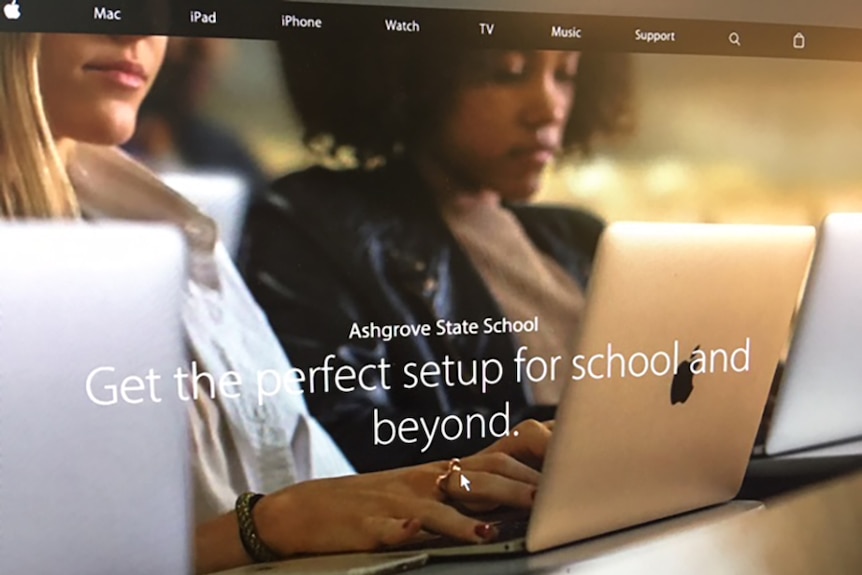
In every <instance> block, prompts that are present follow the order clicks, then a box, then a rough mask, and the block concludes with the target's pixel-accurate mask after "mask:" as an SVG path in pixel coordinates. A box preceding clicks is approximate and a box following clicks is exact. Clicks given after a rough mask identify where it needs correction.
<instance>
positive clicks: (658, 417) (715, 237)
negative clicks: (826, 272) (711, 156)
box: [411, 223, 815, 556]
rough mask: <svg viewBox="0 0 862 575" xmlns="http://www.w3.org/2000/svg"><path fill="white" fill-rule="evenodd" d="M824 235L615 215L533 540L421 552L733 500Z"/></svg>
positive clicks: (568, 531) (539, 538)
mask: <svg viewBox="0 0 862 575" xmlns="http://www.w3.org/2000/svg"><path fill="white" fill-rule="evenodd" d="M814 237H815V230H814V228H813V227H810V226H746V225H710V224H638V223H616V224H611V225H610V226H609V227H608V228H607V229H606V230H605V232H604V234H603V235H602V237H601V241H600V244H599V248H598V252H597V255H596V260H595V264H594V268H593V274H592V277H591V280H590V286H589V290H588V294H587V308H586V313H585V317H584V320H583V325H582V332H581V338H580V342H579V344H578V345H577V351H576V352H575V354H574V357H572V358H570V359H572V360H573V362H571V363H570V365H572V369H571V375H570V377H571V378H572V381H571V382H570V383H569V385H568V386H567V387H566V388H565V390H564V393H563V397H562V400H561V402H560V405H559V408H558V412H557V421H556V426H555V429H554V433H553V438H552V441H551V445H550V446H549V451H548V453H547V457H546V460H545V465H544V469H543V473H542V479H541V483H540V485H539V489H538V493H537V496H536V501H535V505H534V508H533V511H532V514H531V515H530V517H529V520H528V521H526V522H525V523H526V537H525V538H524V537H521V538H516V537H513V538H511V539H508V538H506V537H503V538H501V541H500V542H499V543H494V544H490V545H480V546H477V545H472V546H446V544H445V542H440V541H434V542H430V543H425V544H423V547H425V548H426V552H427V553H428V554H430V555H443V556H445V555H464V554H483V553H505V552H512V551H528V552H537V551H543V550H545V549H549V548H552V547H556V546H560V545H564V544H568V543H571V542H575V541H580V540H584V539H587V538H592V537H595V536H598V535H603V534H607V533H610V532H614V531H618V530H622V529H625V528H628V527H633V526H636V525H640V524H645V523H648V522H652V521H656V520H658V519H663V518H667V517H670V516H673V515H679V514H682V513H685V512H688V511H693V510H697V509H703V508H706V507H709V506H715V505H718V504H721V503H725V502H727V501H729V500H731V499H733V498H734V497H735V496H736V494H737V493H738V491H739V488H740V486H741V484H742V480H743V477H744V475H745V470H746V466H747V464H748V461H749V456H750V454H751V450H752V446H753V445H754V440H755V435H756V433H757V429H758V426H759V423H760V420H761V416H762V414H763V409H764V406H765V404H766V399H767V396H768V393H769V389H770V384H771V382H772V377H773V374H774V371H775V365H776V364H777V362H778V360H779V357H780V354H781V351H782V347H783V346H784V344H785V343H786V341H787V338H788V336H789V331H790V323H791V320H792V316H793V311H794V309H795V307H796V304H797V302H798V301H799V295H800V291H801V288H802V284H803V280H804V277H805V274H806V271H807V268H808V265H809V262H810V258H811V253H812V250H813V248H814ZM566 361H567V359H566V358H564V359H562V360H561V361H560V362H559V363H558V365H560V366H562V365H563V364H564V363H565V362H566ZM567 377H568V375H567ZM468 479H469V477H468ZM742 508H743V509H750V508H751V507H750V506H742ZM500 527H501V531H502V532H503V533H508V532H509V531H510V529H509V528H508V526H507V525H506V523H505V522H504V523H503V524H501V526H500ZM428 545H431V546H433V547H434V548H428ZM411 547H413V546H411Z"/></svg>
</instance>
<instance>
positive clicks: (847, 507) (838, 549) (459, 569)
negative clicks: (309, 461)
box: [230, 474, 862, 575]
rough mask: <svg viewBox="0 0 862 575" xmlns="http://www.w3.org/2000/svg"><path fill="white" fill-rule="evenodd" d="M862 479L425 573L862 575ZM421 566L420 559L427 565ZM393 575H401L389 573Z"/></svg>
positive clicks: (316, 566)
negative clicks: (571, 543)
mask: <svg viewBox="0 0 862 575" xmlns="http://www.w3.org/2000/svg"><path fill="white" fill-rule="evenodd" d="M860 542H862V474H858V475H854V476H850V477H847V478H844V479H841V480H837V481H834V482H832V483H829V484H825V485H820V486H817V487H814V488H811V489H807V490H805V491H803V492H799V493H795V494H793V495H790V496H787V497H783V498H779V499H777V500H775V501H769V502H768V503H767V504H766V505H765V506H763V505H758V504H752V503H751V502H734V503H731V504H728V505H726V506H720V507H716V508H712V509H709V510H706V511H701V512H697V513H692V514H687V515H684V516H680V517H676V518H671V519H668V520H664V521H661V522H656V523H654V524H651V525H647V526H643V527H640V528H637V529H631V530H628V531H625V532H621V533H617V534H613V535H609V536H605V537H601V538H597V539H595V540H592V541H587V542H583V543H578V544H574V545H570V546H568V547H564V548H560V549H556V550H553V551H548V552H545V553H539V554H536V555H531V556H525V555H520V556H511V557H496V558H473V559H460V560H454V559H448V560H445V561H433V560H432V561H431V562H430V563H429V564H427V565H426V566H424V567H421V568H419V569H417V570H414V571H411V573H415V574H416V575H468V574H469V575H516V574H528V575H628V574H640V573H662V574H663V575H683V574H685V575H689V574H691V573H697V574H698V575H809V574H811V573H824V574H826V573H828V574H829V575H859V574H862V544H860ZM368 557H369V556H367V555H366V556H353V558H352V559H351V556H340V557H336V558H329V559H324V558H310V559H308V560H299V561H292V562H286V563H284V564H281V565H278V564H276V565H256V566H250V567H246V568H242V569H237V570H234V571H231V572H230V574H231V575H240V574H241V575H250V574H255V575H256V574H259V573H263V572H265V573H266V575H282V574H283V575H287V574H291V575H297V574H302V575H335V574H339V575H340V574H348V575H351V574H358V573H371V572H379V571H366V570H355V569H351V568H355V567H358V565H359V564H364V565H365V566H366V567H368V566H370V565H371V564H372V563H375V562H376V564H377V565H378V567H379V566H380V560H381V556H380V555H376V556H374V557H375V559H373V561H371V562H369V560H368ZM420 558H421V557H420ZM385 572H386V573H392V572H394V571H385Z"/></svg>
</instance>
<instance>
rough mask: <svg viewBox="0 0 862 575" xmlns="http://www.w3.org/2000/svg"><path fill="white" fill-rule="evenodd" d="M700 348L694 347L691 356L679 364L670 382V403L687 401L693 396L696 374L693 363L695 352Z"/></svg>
mask: <svg viewBox="0 0 862 575" xmlns="http://www.w3.org/2000/svg"><path fill="white" fill-rule="evenodd" d="M699 349H700V346H697V347H696V348H694V351H692V352H691V357H689V358H688V359H687V360H685V361H684V362H682V363H681V364H679V367H678V368H677V369H676V373H674V375H673V381H671V384H670V404H671V405H676V404H677V403H685V402H686V401H688V398H689V397H690V396H691V392H692V391H693V390H694V382H693V379H694V374H693V373H692V371H691V364H692V363H693V362H694V361H695V359H694V353H695V352H696V351H698V350H699Z"/></svg>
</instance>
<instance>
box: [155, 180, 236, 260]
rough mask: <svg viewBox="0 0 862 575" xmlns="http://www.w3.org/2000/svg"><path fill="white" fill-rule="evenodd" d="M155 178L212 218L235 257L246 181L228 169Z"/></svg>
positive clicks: (223, 240)
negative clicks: (225, 170)
mask: <svg viewBox="0 0 862 575" xmlns="http://www.w3.org/2000/svg"><path fill="white" fill-rule="evenodd" d="M159 178H160V179H161V180H162V181H163V182H164V183H165V184H166V185H167V186H168V187H170V188H173V189H174V190H175V191H177V192H178V193H179V194H181V195H182V196H184V197H185V198H186V199H187V200H188V201H190V202H191V203H193V204H195V205H196V206H197V207H198V209H200V210H201V211H202V212H203V213H204V214H206V215H207V216H209V217H211V218H212V219H213V220H215V222H216V225H217V226H218V229H219V237H220V238H221V241H222V244H224V247H225V249H226V250H227V252H228V254H230V256H231V257H232V258H235V257H236V255H237V251H238V250H239V246H240V242H241V240H242V229H243V226H244V225H245V215H246V210H247V209H248V203H249V199H250V189H249V186H248V184H247V182H246V181H245V180H244V179H243V178H242V177H241V176H238V175H234V174H231V173H229V172H224V173H222V172H213V173H208V172H165V173H162V174H159Z"/></svg>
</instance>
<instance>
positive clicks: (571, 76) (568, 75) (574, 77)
mask: <svg viewBox="0 0 862 575" xmlns="http://www.w3.org/2000/svg"><path fill="white" fill-rule="evenodd" d="M557 81H558V82H571V83H572V84H574V83H576V82H577V81H578V73H577V72H572V71H571V70H560V71H559V72H557Z"/></svg>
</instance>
